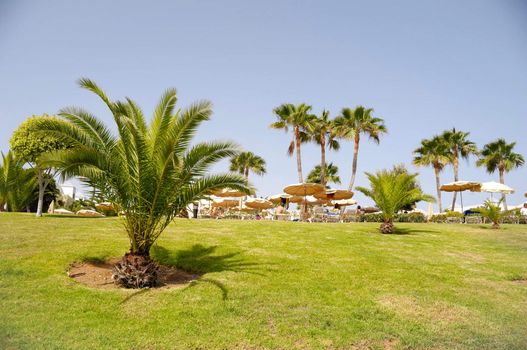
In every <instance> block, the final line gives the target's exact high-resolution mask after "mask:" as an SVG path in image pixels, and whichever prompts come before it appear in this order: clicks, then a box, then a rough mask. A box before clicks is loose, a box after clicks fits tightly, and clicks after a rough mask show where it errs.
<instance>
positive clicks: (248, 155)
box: [229, 152, 266, 182]
mask: <svg viewBox="0 0 527 350" xmlns="http://www.w3.org/2000/svg"><path fill="white" fill-rule="evenodd" d="M229 170H230V171H236V172H238V173H240V175H243V177H244V178H245V180H246V181H247V182H248V181H249V171H252V172H253V173H255V174H256V175H263V174H265V172H266V168H265V160H264V159H263V158H262V157H260V156H257V155H256V154H254V153H253V152H241V153H239V154H237V155H235V156H234V157H232V158H231V166H230V168H229Z"/></svg>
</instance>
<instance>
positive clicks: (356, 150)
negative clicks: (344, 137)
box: [349, 133, 360, 191]
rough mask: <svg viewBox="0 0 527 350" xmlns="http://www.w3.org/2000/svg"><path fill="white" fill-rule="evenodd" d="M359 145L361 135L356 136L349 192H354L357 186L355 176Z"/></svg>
mask: <svg viewBox="0 0 527 350" xmlns="http://www.w3.org/2000/svg"><path fill="white" fill-rule="evenodd" d="M359 143H360V135H359V134H358V133H356V134H355V144H354V145H353V163H352V165H351V181H350V185H349V190H350V191H351V190H353V184H355V176H356V175H357V158H358V155H359Z"/></svg>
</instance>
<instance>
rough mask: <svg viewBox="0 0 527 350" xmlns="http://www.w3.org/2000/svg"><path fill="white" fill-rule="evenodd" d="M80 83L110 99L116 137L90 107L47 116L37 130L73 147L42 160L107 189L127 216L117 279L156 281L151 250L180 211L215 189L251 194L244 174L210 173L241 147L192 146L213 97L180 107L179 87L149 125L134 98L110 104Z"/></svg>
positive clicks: (132, 283)
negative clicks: (127, 245) (124, 248)
mask: <svg viewBox="0 0 527 350" xmlns="http://www.w3.org/2000/svg"><path fill="white" fill-rule="evenodd" d="M80 85H81V87H83V88H85V89H87V90H89V91H91V92H93V93H95V94H96V95H97V96H99V97H100V98H101V100H102V101H103V102H104V103H105V104H106V106H107V107H108V109H109V111H110V113H111V115H112V116H113V120H114V123H115V130H116V134H114V133H113V132H112V130H111V129H110V128H108V127H107V126H106V125H105V124H104V123H103V122H102V121H101V120H99V119H98V118H96V117H95V116H93V115H92V114H90V113H89V112H87V111H85V110H82V109H80V108H67V109H64V110H62V111H61V112H60V113H59V116H60V118H42V119H40V120H39V121H38V122H37V126H36V128H37V130H39V132H41V133H46V134H51V135H54V136H56V137H57V138H58V139H60V140H64V141H67V142H68V144H70V145H72V147H71V148H69V149H66V150H60V151H55V152H53V153H51V154H48V155H47V156H46V157H44V158H43V161H45V162H46V164H49V165H50V166H53V167H55V168H57V169H59V170H60V171H61V173H62V176H63V177H70V176H80V177H82V178H84V179H88V180H89V181H90V182H91V183H93V184H96V187H97V188H99V189H100V188H104V189H105V191H104V192H105V194H107V195H108V198H107V199H108V200H109V201H110V202H111V203H112V204H113V205H114V206H115V207H116V208H119V211H120V212H122V213H123V215H124V219H123V220H124V227H125V230H126V233H127V234H128V238H129V241H130V250H129V252H128V253H127V254H126V255H125V256H124V257H123V258H122V260H121V261H120V262H119V263H118V264H117V265H116V266H115V269H114V274H113V278H114V280H115V282H116V283H117V284H120V285H122V286H124V287H129V288H142V287H151V286H154V285H155V284H156V282H157V277H156V276H157V265H156V264H155V262H153V261H152V260H151V259H150V248H151V247H152V245H153V244H154V242H155V241H156V240H157V238H158V237H159V235H160V234H161V233H162V232H163V231H164V229H165V228H166V227H167V225H168V224H170V223H171V222H172V220H173V219H174V218H175V217H176V216H177V215H178V214H179V213H181V212H182V211H183V210H184V209H185V208H186V207H187V206H188V205H189V204H190V203H192V202H195V201H197V200H199V199H201V198H204V197H206V196H207V195H208V193H210V191H211V190H214V189H218V188H224V187H229V188H233V189H237V190H240V191H243V192H245V193H249V188H248V186H247V182H246V181H245V180H244V178H243V177H242V176H240V175H236V174H209V173H208V170H209V168H210V167H211V166H212V165H213V164H215V163H216V162H218V161H220V160H222V159H225V158H230V157H232V156H234V155H236V154H237V153H238V148H237V147H236V146H235V145H234V144H232V143H230V142H202V143H197V144H195V145H192V144H191V142H192V139H193V136H194V134H195V133H196V131H197V128H198V127H199V126H200V124H201V123H203V122H204V121H207V120H209V118H210V116H211V114H212V109H211V104H210V103H209V102H205V101H201V102H198V103H195V104H193V105H191V106H190V107H188V108H186V109H183V110H180V109H176V108H175V106H176V100H177V96H176V90H175V89H168V90H167V91H166V92H165V93H164V94H163V96H162V97H161V100H160V101H159V103H158V105H157V107H156V108H155V110H154V113H153V116H152V118H151V120H150V122H149V123H148V122H147V121H146V118H145V116H144V114H143V111H142V110H141V109H140V108H139V106H138V105H137V104H136V103H135V102H134V101H133V100H131V99H129V98H126V100H124V101H112V100H110V98H109V97H108V96H107V95H106V93H105V92H104V91H103V90H102V89H101V88H99V86H97V85H96V84H95V83H94V82H93V81H91V80H88V79H81V80H80Z"/></svg>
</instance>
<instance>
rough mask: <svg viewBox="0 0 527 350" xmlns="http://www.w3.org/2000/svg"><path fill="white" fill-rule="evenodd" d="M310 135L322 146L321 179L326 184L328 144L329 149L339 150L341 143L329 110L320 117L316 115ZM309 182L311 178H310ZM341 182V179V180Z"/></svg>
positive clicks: (309, 131)
mask: <svg viewBox="0 0 527 350" xmlns="http://www.w3.org/2000/svg"><path fill="white" fill-rule="evenodd" d="M308 133H309V136H310V137H311V138H312V139H313V141H315V143H317V144H318V145H319V146H320V167H319V170H320V180H319V182H320V183H321V184H322V185H324V186H326V146H327V147H328V148H329V149H333V150H338V149H339V148H340V144H339V142H338V141H337V139H336V136H337V133H336V128H335V121H334V120H331V119H329V111H326V110H324V111H322V114H321V115H320V117H316V118H315V119H314V120H313V123H312V125H311V127H310V129H309V130H308ZM308 182H309V180H308ZM339 182H340V180H339Z"/></svg>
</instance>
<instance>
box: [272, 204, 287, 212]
mask: <svg viewBox="0 0 527 350" xmlns="http://www.w3.org/2000/svg"><path fill="white" fill-rule="evenodd" d="M274 213H275V214H284V213H285V208H284V207H283V206H282V204H280V205H279V206H277V207H276V208H275V209H274Z"/></svg>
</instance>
